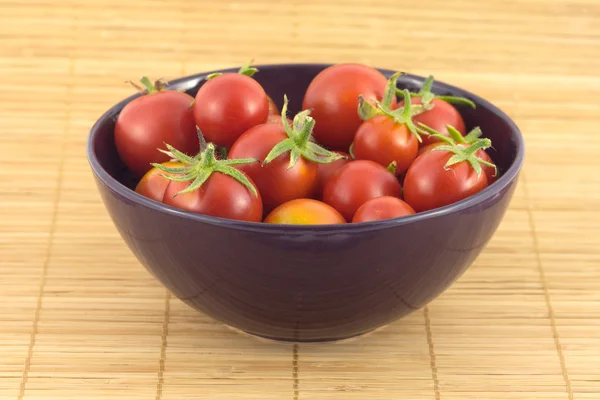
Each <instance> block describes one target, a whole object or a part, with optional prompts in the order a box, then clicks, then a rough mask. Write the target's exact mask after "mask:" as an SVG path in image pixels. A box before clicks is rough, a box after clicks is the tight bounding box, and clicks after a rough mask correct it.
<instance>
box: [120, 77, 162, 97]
mask: <svg viewBox="0 0 600 400" xmlns="http://www.w3.org/2000/svg"><path fill="white" fill-rule="evenodd" d="M126 83H129V84H130V85H131V86H133V87H134V88H136V89H137V90H138V91H139V92H140V93H141V94H151V93H157V92H163V91H164V90H165V88H166V87H167V84H168V82H167V81H165V80H164V79H163V78H159V79H157V80H155V81H154V82H152V81H151V80H150V78H148V77H147V76H142V77H141V78H140V83H141V84H142V86H140V85H138V84H137V83H135V82H133V81H126Z"/></svg>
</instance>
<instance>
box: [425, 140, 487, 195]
mask: <svg viewBox="0 0 600 400" xmlns="http://www.w3.org/2000/svg"><path fill="white" fill-rule="evenodd" d="M445 144H446V143H444V142H433V143H430V144H428V145H427V146H423V147H421V148H420V149H419V153H418V154H417V156H420V155H421V154H423V153H425V152H428V151H431V150H433V149H435V148H436V147H438V146H443V145H445ZM460 145H461V146H464V147H468V144H465V143H461V144H460ZM475 155H476V156H477V157H479V158H481V159H482V160H483V161H487V162H489V163H493V162H494V161H493V160H492V157H490V155H489V154H488V153H487V152H486V151H485V150H483V149H480V150H478V151H477V152H476V153H475ZM481 168H482V169H483V171H484V172H485V174H486V176H487V179H488V184H490V185H491V184H492V183H494V182H495V181H496V179H498V176H497V174H496V170H495V169H494V168H493V167H490V166H488V165H482V166H481ZM494 175H496V176H494Z"/></svg>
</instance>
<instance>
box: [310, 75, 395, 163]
mask: <svg viewBox="0 0 600 400" xmlns="http://www.w3.org/2000/svg"><path fill="white" fill-rule="evenodd" d="M386 83H387V79H386V77H385V76H384V75H383V74H382V73H381V72H379V71H377V70H376V69H374V68H371V67H369V66H366V65H362V64H336V65H333V66H330V67H327V68H326V69H324V70H323V71H321V72H320V73H319V74H318V75H317V76H316V77H315V78H314V79H313V80H312V81H311V83H310V85H309V86H308V89H307V90H306V94H305V95H304V101H303V103H302V108H303V109H305V110H307V109H312V110H313V112H312V116H313V118H314V119H315V121H316V125H315V130H314V137H315V139H316V140H317V142H319V143H321V144H323V145H324V146H326V147H328V148H331V149H334V150H343V151H347V150H348V148H349V147H350V144H351V143H352V140H353V139H354V134H355V133H356V130H357V129H358V127H359V126H360V124H361V123H362V121H361V119H360V118H359V116H358V113H357V108H358V96H359V95H362V96H363V97H364V98H365V100H374V99H376V100H379V101H380V100H382V99H383V96H384V92H385V87H386ZM393 104H394V105H395V104H396V99H395V98H394V100H393Z"/></svg>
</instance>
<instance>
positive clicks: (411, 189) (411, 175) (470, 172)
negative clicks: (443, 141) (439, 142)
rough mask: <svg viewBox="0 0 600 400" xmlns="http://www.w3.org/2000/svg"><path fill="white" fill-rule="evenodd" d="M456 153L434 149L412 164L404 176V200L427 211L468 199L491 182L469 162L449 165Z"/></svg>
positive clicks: (420, 209) (416, 207) (416, 208)
mask: <svg viewBox="0 0 600 400" xmlns="http://www.w3.org/2000/svg"><path fill="white" fill-rule="evenodd" d="M453 155H454V153H452V152H450V151H446V150H432V151H428V152H425V153H423V154H421V155H420V156H419V157H417V159H416V160H415V161H414V162H413V163H412V164H411V166H410V167H409V168H408V171H407V172H406V177H405V178H404V200H405V201H406V202H407V203H408V204H410V206H411V207H412V208H413V209H414V210H415V211H416V212H421V211H427V210H432V209H434V208H438V207H443V206H446V205H449V204H452V203H455V202H457V201H459V200H462V199H465V198H467V197H469V196H471V195H473V194H475V193H477V192H479V191H481V190H482V189H484V188H485V187H486V186H487V185H488V180H487V175H486V174H485V173H483V172H482V173H481V174H480V175H477V173H476V172H475V170H474V169H473V167H472V166H471V165H470V164H469V163H468V162H467V161H460V162H459V163H457V164H453V165H450V166H447V167H446V166H445V165H446V163H447V162H448V160H449V159H450V158H451V157H452V156H453Z"/></svg>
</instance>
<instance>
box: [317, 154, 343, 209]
mask: <svg viewBox="0 0 600 400" xmlns="http://www.w3.org/2000/svg"><path fill="white" fill-rule="evenodd" d="M336 153H338V154H341V155H342V156H344V157H346V158H341V159H339V160H336V161H334V162H330V163H327V164H317V190H316V193H315V197H317V198H320V197H322V196H323V189H324V188H325V184H327V181H328V180H329V178H331V177H332V176H333V174H335V173H336V171H337V170H339V169H340V168H342V167H343V166H344V165H346V164H348V163H349V162H350V161H351V157H350V154H348V153H346V152H343V151H336Z"/></svg>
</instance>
